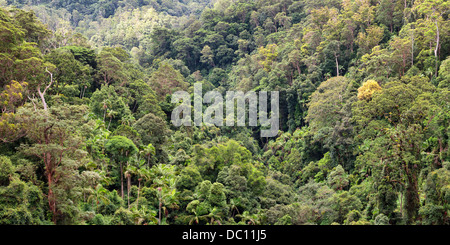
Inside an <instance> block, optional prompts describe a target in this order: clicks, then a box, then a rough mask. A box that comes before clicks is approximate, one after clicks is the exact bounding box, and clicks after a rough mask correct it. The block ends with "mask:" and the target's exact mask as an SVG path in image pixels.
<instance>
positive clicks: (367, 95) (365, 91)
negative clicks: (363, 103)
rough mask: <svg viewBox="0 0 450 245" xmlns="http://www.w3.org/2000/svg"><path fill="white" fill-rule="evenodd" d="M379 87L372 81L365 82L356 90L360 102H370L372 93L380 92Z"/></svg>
mask: <svg viewBox="0 0 450 245" xmlns="http://www.w3.org/2000/svg"><path fill="white" fill-rule="evenodd" d="M380 90H381V87H380V85H379V84H378V83H377V82H376V81H374V80H367V81H366V82H365V83H363V85H362V86H361V87H360V88H359V89H358V99H360V100H370V99H372V95H373V93H375V92H376V91H380Z"/></svg>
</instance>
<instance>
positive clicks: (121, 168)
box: [120, 164, 123, 199]
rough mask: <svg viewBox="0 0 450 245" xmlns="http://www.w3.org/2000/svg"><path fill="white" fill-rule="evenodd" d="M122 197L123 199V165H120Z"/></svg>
mask: <svg viewBox="0 0 450 245" xmlns="http://www.w3.org/2000/svg"><path fill="white" fill-rule="evenodd" d="M120 195H121V196H122V199H123V164H120Z"/></svg>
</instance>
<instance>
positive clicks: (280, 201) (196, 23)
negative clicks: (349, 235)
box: [0, 0, 450, 225]
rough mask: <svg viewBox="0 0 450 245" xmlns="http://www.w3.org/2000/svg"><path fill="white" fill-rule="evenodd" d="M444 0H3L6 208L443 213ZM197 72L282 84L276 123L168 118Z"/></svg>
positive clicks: (199, 215) (98, 220)
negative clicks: (273, 129) (188, 122)
mask: <svg viewBox="0 0 450 245" xmlns="http://www.w3.org/2000/svg"><path fill="white" fill-rule="evenodd" d="M449 13H450V4H449V2H448V1H446V0H412V1H406V0H380V1H374V0H298V1H296V0H251V1H247V0H216V1H215V0H212V1H210V0H183V1H182V0H174V1H169V0H120V1H119V0H101V1H93V0H92V1H91V0H88V1H86V0H83V1H79V0H73V1H65V0H52V1H50V0H40V1H39V0H30V1H25V0H0V108H1V114H0V115H1V117H0V224H59V225H64V224H83V225H85V224H86V225H94V224H95V225H145V224H148V225H157V224H161V225H166V224H168V225H175V224H176V225H180V224H182V225H207V224H214V225H216V224H222V225H225V224H227V225H231V224H246V225H273V224H276V225H299V224H318V225H330V224H341V225H387V224H392V225H404V224H406V225H422V224H423V225H441V224H449V223H450V219H449V218H450V217H449V211H450V210H449V209H450V152H449V145H450V125H449V124H450V20H449ZM194 83H201V84H202V86H203V93H206V92H208V91H217V92H219V93H220V94H222V95H225V94H226V92H227V91H243V92H248V91H255V92H259V91H279V107H280V112H279V114H280V121H279V123H280V128H279V133H278V135H277V136H276V137H261V136H260V132H261V129H262V128H261V126H260V125H259V126H248V127H239V126H225V124H224V126H221V127H217V126H211V125H206V124H203V126H199V127H197V126H191V127H188V126H181V127H175V126H174V125H173V124H172V123H171V121H170V120H171V114H172V111H173V110H174V108H175V107H176V106H177V104H174V103H171V99H172V94H173V93H174V92H175V91H179V90H183V91H188V92H189V93H190V94H191V96H192V97H194V96H193V94H194ZM207 107H208V104H204V105H203V112H205V110H206V109H207ZM247 124H248V122H247Z"/></svg>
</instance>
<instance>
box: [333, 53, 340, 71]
mask: <svg viewBox="0 0 450 245" xmlns="http://www.w3.org/2000/svg"><path fill="white" fill-rule="evenodd" d="M334 57H335V58H336V76H339V63H338V56H337V54H336V53H335V54H334Z"/></svg>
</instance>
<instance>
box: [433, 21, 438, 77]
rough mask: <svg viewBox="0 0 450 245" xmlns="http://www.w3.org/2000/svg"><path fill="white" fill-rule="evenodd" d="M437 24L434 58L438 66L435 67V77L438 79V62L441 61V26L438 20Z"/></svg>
mask: <svg viewBox="0 0 450 245" xmlns="http://www.w3.org/2000/svg"><path fill="white" fill-rule="evenodd" d="M435 23H436V48H435V49H434V57H436V65H435V73H434V76H435V77H437V73H438V61H439V57H438V50H439V26H438V22H437V20H436V21H435Z"/></svg>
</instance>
